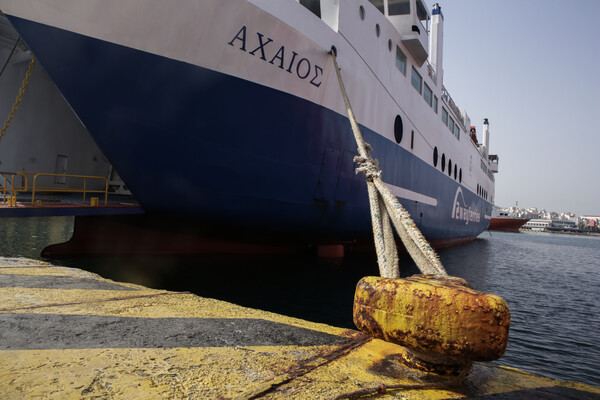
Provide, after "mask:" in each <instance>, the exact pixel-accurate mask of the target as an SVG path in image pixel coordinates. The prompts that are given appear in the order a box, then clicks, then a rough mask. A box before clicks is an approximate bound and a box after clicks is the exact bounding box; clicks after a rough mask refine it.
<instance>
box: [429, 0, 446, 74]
mask: <svg viewBox="0 0 600 400" xmlns="http://www.w3.org/2000/svg"><path fill="white" fill-rule="evenodd" d="M443 55H444V15H443V14H442V8H441V7H440V5H439V4H437V3H436V4H434V5H433V11H432V12H431V35H430V36H429V57H430V62H431V67H432V68H433V70H434V71H435V82H436V84H438V85H439V84H441V83H442V82H443V79H442V75H443V69H442V65H443Z"/></svg>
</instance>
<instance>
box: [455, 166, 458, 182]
mask: <svg viewBox="0 0 600 400" xmlns="http://www.w3.org/2000/svg"><path fill="white" fill-rule="evenodd" d="M457 172H458V171H457V169H456V164H454V179H455V180H456V175H457Z"/></svg>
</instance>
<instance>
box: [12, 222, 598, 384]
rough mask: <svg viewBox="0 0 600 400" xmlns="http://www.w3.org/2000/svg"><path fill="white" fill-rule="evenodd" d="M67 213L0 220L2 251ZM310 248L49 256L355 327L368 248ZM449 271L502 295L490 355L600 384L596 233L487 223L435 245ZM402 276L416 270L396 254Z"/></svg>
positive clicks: (61, 232)
mask: <svg viewBox="0 0 600 400" xmlns="http://www.w3.org/2000/svg"><path fill="white" fill-rule="evenodd" d="M72 221H73V220H72V218H31V219H26V220H20V219H3V220H0V238H1V240H0V255H4V256H26V257H34V258H39V254H40V251H41V250H42V249H43V247H45V246H46V245H48V244H51V243H56V242H61V241H64V240H68V238H69V237H70V234H71V232H72ZM312 254H313V253H311V252H307V253H306V254H305V255H294V256H277V257H267V256H253V257H248V256H246V257H241V256H236V257H234V256H231V257H223V256H220V257H207V256H204V257H189V256H187V257H167V256H161V257H135V258H133V257H126V258H123V257H121V258H115V257H103V258H87V259H76V260H62V261H56V262H55V263H56V264H62V265H70V266H76V267H78V268H84V269H88V270H90V271H92V272H96V273H99V274H101V275H102V276H104V277H107V278H110V279H115V280H120V281H130V282H134V283H138V284H142V285H146V286H149V287H154V288H161V289H169V290H187V291H191V292H194V293H196V294H198V295H200V296H206V297H214V298H217V299H222V300H226V301H230V302H233V303H237V304H240V305H243V306H247V307H254V308H260V309H264V310H269V311H274V312H277V313H281V314H286V315H291V316H295V317H299V318H303V319H307V320H311V321H315V322H324V323H328V324H331V325H336V326H340V327H346V328H349V329H352V328H354V325H353V323H352V300H353V295H354V288H355V286H356V283H357V282H358V280H359V279H360V278H361V277H362V276H366V275H377V274H378V268H377V264H376V261H375V257H374V256H373V255H372V254H364V253H363V254H360V253H349V254H348V255H347V256H346V258H345V259H344V260H343V261H342V262H341V263H340V262H337V263H335V262H334V263H331V262H323V260H317V259H316V258H315V257H314V255H312ZM439 255H440V258H441V261H442V264H443V265H444V266H445V268H446V270H447V271H448V273H449V274H450V275H454V276H459V277H462V278H465V279H466V280H468V281H469V282H470V283H471V284H472V285H473V287H474V288H476V289H478V290H481V291H484V292H489V293H494V294H497V295H499V296H501V297H503V298H504V299H505V300H506V302H507V303H508V305H509V307H510V312H511V320H512V322H511V327H510V334H509V342H508V347H507V350H506V354H505V355H504V357H503V358H501V359H500V360H498V361H496V362H495V363H497V364H500V365H507V366H511V367H516V368H519V369H522V370H525V371H529V372H532V373H536V374H540V375H544V376H548V377H552V378H557V379H567V380H575V381H580V382H584V383H588V384H592V385H597V386H600V372H599V371H600V369H599V365H600V238H598V237H587V236H575V235H562V234H548V233H500V232H493V233H489V232H485V233H483V234H481V235H480V236H479V237H478V238H477V239H476V240H475V241H474V242H472V243H470V244H467V245H463V246H459V247H454V248H450V249H446V250H442V251H440V252H439ZM400 264H401V265H400V268H401V273H402V276H404V277H405V276H409V275H412V274H415V273H418V272H419V271H418V270H417V268H416V267H415V265H414V264H413V263H412V261H411V260H410V259H409V258H408V256H406V255H405V256H403V257H401V262H400Z"/></svg>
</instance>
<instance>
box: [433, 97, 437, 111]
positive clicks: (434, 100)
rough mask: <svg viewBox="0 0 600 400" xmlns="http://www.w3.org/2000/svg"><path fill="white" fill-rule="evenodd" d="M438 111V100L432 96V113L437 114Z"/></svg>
mask: <svg viewBox="0 0 600 400" xmlns="http://www.w3.org/2000/svg"><path fill="white" fill-rule="evenodd" d="M437 110H438V99H437V96H433V111H435V113H436V114H437Z"/></svg>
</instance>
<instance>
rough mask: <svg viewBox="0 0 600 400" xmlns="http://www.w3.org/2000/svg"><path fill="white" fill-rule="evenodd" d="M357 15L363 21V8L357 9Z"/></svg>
mask: <svg viewBox="0 0 600 400" xmlns="http://www.w3.org/2000/svg"><path fill="white" fill-rule="evenodd" d="M358 15H359V16H360V20H361V21H364V20H365V8H364V7H363V6H360V8H359V9H358Z"/></svg>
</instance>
